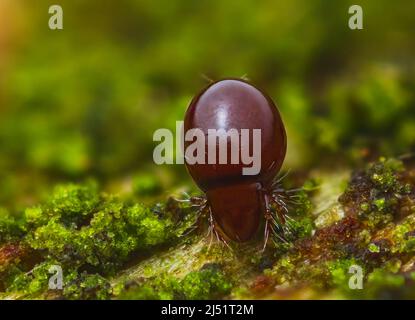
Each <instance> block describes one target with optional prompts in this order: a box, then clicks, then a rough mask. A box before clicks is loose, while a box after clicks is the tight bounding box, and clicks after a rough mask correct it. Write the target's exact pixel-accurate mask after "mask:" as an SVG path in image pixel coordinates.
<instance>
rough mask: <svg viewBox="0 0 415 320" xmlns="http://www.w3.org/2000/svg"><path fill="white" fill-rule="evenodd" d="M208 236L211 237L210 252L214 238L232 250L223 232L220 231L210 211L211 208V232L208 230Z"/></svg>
mask: <svg viewBox="0 0 415 320" xmlns="http://www.w3.org/2000/svg"><path fill="white" fill-rule="evenodd" d="M207 235H208V236H209V235H210V242H209V247H208V250H209V249H210V246H211V245H212V241H213V238H214V237H216V240H217V241H219V242H220V243H222V244H224V245H226V246H227V247H228V248H229V249H230V250H232V248H231V247H230V246H229V244H228V242H227V241H226V240H225V238H224V237H223V236H222V234H221V232H220V231H219V230H218V226H217V225H216V222H215V219H214V218H213V214H212V210H211V209H210V207H209V230H208V234H207Z"/></svg>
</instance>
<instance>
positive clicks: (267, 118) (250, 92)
mask: <svg viewBox="0 0 415 320" xmlns="http://www.w3.org/2000/svg"><path fill="white" fill-rule="evenodd" d="M194 128H199V129H201V130H202V131H203V133H204V134H205V136H207V135H208V130H209V129H224V131H228V130H230V129H237V130H241V129H250V130H252V129H261V149H260V161H261V170H260V171H259V173H258V174H255V175H243V174H242V169H243V168H244V167H246V166H245V165H244V164H243V163H238V164H231V163H230V162H229V161H228V163H226V164H208V163H207V162H208V161H207V155H205V156H206V162H205V163H204V164H200V163H195V164H190V163H189V161H187V159H186V157H185V163H186V167H187V169H188V171H189V173H190V175H191V176H192V178H193V180H194V181H195V182H196V184H197V185H198V187H199V188H200V189H201V190H202V191H203V192H204V193H205V194H206V201H203V200H202V199H201V198H198V199H197V200H196V202H197V201H199V204H200V205H201V212H206V211H207V213H208V214H209V217H210V222H211V229H212V231H214V232H215V233H216V235H217V236H218V237H220V238H221V239H222V240H224V241H226V240H225V239H231V240H233V241H237V242H245V241H248V240H250V239H252V238H253V237H254V235H255V234H256V233H257V232H258V230H259V226H260V225H261V221H263V218H265V240H267V239H268V236H269V234H270V232H275V228H278V226H281V225H283V224H284V222H285V221H284V220H285V218H284V215H285V213H287V212H288V210H287V208H286V205H285V202H284V201H283V198H281V197H279V195H278V190H279V186H277V184H278V180H276V177H277V176H278V173H279V171H280V169H281V166H282V163H283V161H284V158H285V154H286V149H287V138H286V133H285V128H284V124H283V122H282V119H281V116H280V114H279V111H278V109H277V107H276V105H275V104H274V103H273V101H272V100H271V98H270V97H268V96H267V95H266V94H265V93H264V92H262V91H261V90H259V89H258V88H256V87H255V86H253V85H251V84H249V83H248V82H246V81H243V80H238V79H225V80H221V81H218V82H214V83H212V84H210V85H209V86H208V87H207V88H205V89H204V90H202V92H201V93H199V94H198V95H197V96H195V97H194V98H193V100H192V101H191V103H190V105H189V107H188V109H187V112H186V115H185V121H184V132H185V133H186V132H187V131H188V130H190V129H194ZM227 139H228V140H227V149H228V150H227V152H228V160H229V158H230V156H229V155H230V149H231V141H230V138H229V136H228V137H227ZM206 141H208V139H206ZM192 142H193V141H185V143H184V147H185V149H184V150H186V148H187V147H188V146H189V145H190V144H191V143H192ZM206 143H207V142H206ZM252 143H253V139H251V140H250V143H249V150H253V146H252ZM216 148H217V151H218V152H219V150H218V149H219V145H216ZM272 207H273V208H274V210H272ZM275 208H277V209H275Z"/></svg>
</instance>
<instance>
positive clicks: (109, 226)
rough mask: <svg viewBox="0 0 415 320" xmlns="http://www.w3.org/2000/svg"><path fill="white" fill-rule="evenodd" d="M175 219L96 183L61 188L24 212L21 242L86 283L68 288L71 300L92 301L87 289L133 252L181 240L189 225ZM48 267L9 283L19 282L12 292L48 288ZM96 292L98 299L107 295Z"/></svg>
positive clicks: (39, 267)
mask: <svg viewBox="0 0 415 320" xmlns="http://www.w3.org/2000/svg"><path fill="white" fill-rule="evenodd" d="M175 210H176V211H180V210H181V209H180V207H176V208H175ZM184 215H185V214H183V216H184ZM173 216H174V215H172V214H170V213H167V211H166V210H163V212H162V213H159V212H158V213H156V212H154V211H153V210H152V209H151V208H148V207H145V206H143V205H141V204H138V203H132V202H128V201H125V202H123V201H121V200H120V199H118V198H116V197H113V196H109V195H106V194H102V193H99V192H98V189H97V186H96V185H95V184H85V185H74V184H69V185H61V186H58V187H57V188H55V191H54V193H53V194H52V196H51V197H50V198H49V199H48V200H47V201H46V202H45V203H44V204H43V205H39V206H36V207H32V208H28V209H27V210H26V211H25V214H24V221H25V228H26V230H27V232H26V234H25V235H24V237H23V238H22V239H20V240H21V243H22V244H23V245H24V246H25V247H27V248H28V249H29V250H31V254H32V255H34V256H39V257H40V259H39V260H40V261H42V260H44V261H54V264H58V265H60V266H62V268H63V269H64V270H66V271H67V272H68V273H69V274H70V275H71V276H70V277H72V278H73V279H72V280H71V283H78V284H80V283H82V285H80V288H81V289H80V291H79V290H78V291H77V290H75V289H76V286H75V285H74V284H71V287H72V289H71V288H67V291H65V292H64V294H65V295H67V297H68V298H72V297H75V298H76V297H77V296H79V297H89V296H90V295H89V293H86V292H84V291H85V290H87V289H88V290H89V291H91V290H92V291H94V290H93V289H92V288H93V287H94V286H95V285H94V282H95V283H96V286H98V287H102V286H103V285H104V284H103V283H102V281H103V279H104V278H102V277H101V276H107V275H110V274H112V273H113V272H115V271H116V270H118V269H119V268H120V267H121V266H122V265H123V263H125V262H126V261H127V260H128V259H129V258H130V256H131V254H132V253H137V252H144V251H146V250H149V249H150V248H154V246H157V245H160V244H163V243H165V242H166V241H172V240H174V239H176V238H178V237H179V236H180V234H181V232H183V231H184V230H185V229H186V228H187V227H188V225H187V224H186V223H184V222H183V221H181V220H177V219H176V220H175V221H173ZM175 218H177V217H175ZM3 221H6V222H7V223H8V224H6V223H4V224H3V225H5V226H6V227H9V225H12V226H13V225H14V224H13V221H10V222H9V221H8V220H3ZM186 222H188V220H186ZM0 226H1V224H0ZM8 234H10V232H9V233H8ZM48 265H49V262H40V263H38V264H36V265H34V266H33V269H32V270H31V271H30V273H29V274H28V273H21V274H19V275H18V276H16V278H15V279H14V280H10V279H8V280H7V282H12V283H14V284H13V285H12V286H11V287H10V288H12V289H13V290H19V291H22V292H24V293H25V294H28V295H32V294H34V293H35V292H40V291H42V290H45V288H46V287H45V286H46V280H47V279H48V275H47V273H45V268H46V267H47V266H48ZM17 267H18V268H19V265H17ZM81 270H89V271H90V272H92V274H84V273H83V272H81ZM74 277H75V278H74ZM100 277H101V278H102V279H101V278H100ZM100 279H101V280H100ZM83 284H85V290H83ZM103 290H104V289H103ZM95 291H96V295H95V296H96V297H97V298H99V297H100V296H103V295H104V293H105V292H106V291H105V290H104V291H102V290H101V289H97V290H95ZM101 291H102V292H101Z"/></svg>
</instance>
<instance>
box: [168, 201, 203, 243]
mask: <svg viewBox="0 0 415 320" xmlns="http://www.w3.org/2000/svg"><path fill="white" fill-rule="evenodd" d="M185 197H186V198H185V199H175V201H177V202H179V203H185V204H188V205H189V207H190V208H193V209H196V219H195V222H194V223H193V224H192V225H191V226H190V227H189V229H188V231H187V232H185V233H184V234H182V235H181V236H182V237H183V236H186V235H188V234H190V233H191V232H193V231H194V230H195V229H197V228H198V227H200V225H201V222H202V220H203V218H204V217H206V216H207V215H208V211H209V210H208V209H209V205H208V203H207V199H206V198H205V197H202V196H199V197H190V196H189V195H188V194H186V193H185Z"/></svg>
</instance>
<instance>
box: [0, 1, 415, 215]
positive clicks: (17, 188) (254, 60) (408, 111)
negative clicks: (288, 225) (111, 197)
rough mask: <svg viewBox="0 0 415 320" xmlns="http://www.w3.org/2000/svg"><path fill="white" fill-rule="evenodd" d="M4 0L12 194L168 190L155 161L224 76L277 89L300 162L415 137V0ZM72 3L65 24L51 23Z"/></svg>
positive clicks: (324, 160) (0, 70)
mask: <svg viewBox="0 0 415 320" xmlns="http://www.w3.org/2000/svg"><path fill="white" fill-rule="evenodd" d="M355 3H356V1H345V0H338V1H327V0H326V1H323V0H312V1H310V0H293V1H275V0H272V1H253V0H244V1H219V0H197V1H134V0H129V1H128V0H120V1H81V0H70V1H69V0H68V1H66V0H59V1H43V0H37V1H29V0H27V1H23V0H0V206H3V207H6V208H13V209H16V208H17V209H19V208H21V207H24V206H27V205H30V204H32V203H34V202H35V201H37V199H38V197H39V196H40V195H41V194H42V193H46V192H48V190H50V189H51V187H52V186H53V185H54V184H55V183H57V182H63V181H82V180H84V179H89V178H93V179H96V180H98V181H99V182H101V183H102V184H103V185H104V186H106V189H107V190H111V191H115V192H122V191H123V190H130V189H133V190H135V191H136V192H137V193H140V194H146V192H149V193H152V192H162V193H163V192H164V193H168V192H170V190H171V189H173V188H175V187H176V186H179V185H182V184H187V183H189V180H188V179H189V178H188V177H187V175H186V173H185V169H184V167H183V166H180V165H175V166H167V167H166V166H165V167H158V166H156V165H155V164H154V163H153V160H152V151H153V148H154V146H155V143H154V142H153V141H152V135H153V132H154V130H156V129H158V128H162V127H165V128H171V129H174V127H175V121H177V120H182V119H183V115H184V112H185V110H186V108H187V105H188V103H189V102H190V99H191V98H192V96H193V95H194V94H196V93H197V92H198V91H199V90H200V89H201V88H203V87H204V86H206V85H207V84H208V83H209V80H207V79H212V80H218V79H221V78H224V77H242V76H244V77H247V78H248V79H249V80H250V81H252V82H253V83H255V84H256V85H258V86H259V87H261V88H262V89H264V90H265V91H266V92H268V93H269V94H270V95H271V97H273V99H274V100H275V101H276V103H277V104H278V106H279V108H280V111H281V114H282V117H283V119H284V122H285V124H286V127H287V135H288V155H287V159H286V162H285V167H286V168H292V169H294V170H299V171H305V172H306V171H307V170H309V169H310V168H315V167H332V166H333V163H336V164H337V165H349V166H350V165H356V164H358V163H359V162H363V161H366V160H368V159H371V158H375V157H378V156H379V155H385V156H399V155H403V154H407V153H410V152H411V151H413V148H414V146H415V72H414V71H415V68H414V67H415V66H414V56H415V41H414V36H415V21H414V13H415V2H414V1H393V2H391V1H386V0H377V1H359V2H358V4H360V5H361V6H362V7H363V12H364V16H363V24H364V29H363V30H350V29H349V28H348V19H349V17H350V15H349V14H348V8H349V6H350V5H352V4H355ZM52 4H60V5H61V6H62V8H63V12H64V15H63V17H64V29H63V30H50V29H49V28H48V20H49V17H50V15H49V14H48V8H49V6H50V5H52Z"/></svg>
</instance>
